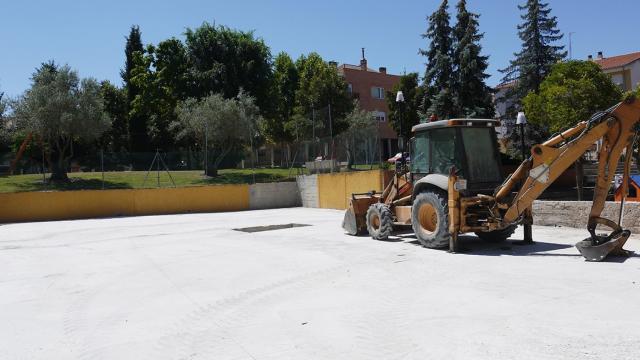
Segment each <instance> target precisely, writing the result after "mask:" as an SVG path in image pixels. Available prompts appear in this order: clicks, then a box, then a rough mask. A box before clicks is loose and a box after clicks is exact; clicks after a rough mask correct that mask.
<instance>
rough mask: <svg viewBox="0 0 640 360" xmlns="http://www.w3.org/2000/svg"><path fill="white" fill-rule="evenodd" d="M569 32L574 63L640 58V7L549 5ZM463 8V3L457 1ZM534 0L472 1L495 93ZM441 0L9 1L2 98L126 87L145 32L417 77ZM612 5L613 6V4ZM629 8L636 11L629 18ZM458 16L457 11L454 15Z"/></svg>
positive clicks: (2, 19) (622, 1)
mask: <svg viewBox="0 0 640 360" xmlns="http://www.w3.org/2000/svg"><path fill="white" fill-rule="evenodd" d="M548 1H550V3H551V6H552V8H553V13H554V14H555V15H556V16H557V17H558V20H559V26H560V29H561V30H562V31H563V32H564V33H565V40H563V43H565V44H566V43H568V36H567V34H568V33H569V32H575V34H573V57H574V58H578V59H584V58H586V57H587V55H588V54H595V53H596V52H597V51H604V52H605V56H606V55H614V54H621V53H627V52H633V51H640V43H638V42H637V37H638V32H639V31H640V28H639V27H638V26H637V25H635V26H634V25H633V24H634V23H636V21H637V16H638V15H637V12H635V11H630V9H636V8H637V0H615V2H612V3H615V6H611V7H610V8H609V9H606V10H604V9H603V6H604V5H605V4H606V3H604V2H602V1H596V0H562V1H561V0H548ZM452 2H453V3H454V5H455V2H456V0H453V1H452ZM523 2H525V0H520V1H514V0H510V1H508V0H491V1H488V0H468V5H469V8H470V9H471V10H473V11H475V12H478V13H480V14H481V18H480V27H481V30H482V31H483V32H484V33H485V38H484V40H483V46H484V53H485V54H487V55H489V56H490V69H489V72H490V73H491V74H492V77H491V79H490V80H489V84H490V85H496V84H497V83H498V81H499V79H500V76H499V74H498V72H497V69H499V68H503V67H504V66H505V65H507V64H508V61H509V59H510V58H511V57H512V54H513V52H514V51H517V50H518V49H519V46H520V41H519V39H518V38H517V34H516V25H517V24H518V23H519V22H520V17H519V15H520V12H519V11H518V10H517V8H516V5H517V4H518V3H523ZM439 3H440V1H437V0H422V1H416V0H407V1H397V2H392V1H362V0H361V1H346V0H342V1H334V0H324V1H321V2H320V1H314V2H310V1H304V0H300V1H292V0H283V1H257V0H256V1H249V0H234V1H229V0H225V1H220V0H212V1H211V0H210V1H197V0H182V1H171V2H161V1H157V0H156V1H150V0H137V1H134V0H127V1H123V0H110V1H100V2H97V1H90V0H84V1H80V0H77V1H71V0H56V1H41V0H22V1H19V0H0V34H2V35H1V36H0V90H2V91H5V92H6V93H7V94H8V95H10V96H15V95H17V94H20V93H21V92H22V91H24V90H25V89H26V88H27V87H28V86H29V83H30V80H29V78H30V76H31V73H32V72H33V70H34V69H35V68H36V67H37V66H38V65H39V64H40V63H41V62H43V61H46V60H48V59H54V60H55V61H57V62H59V63H68V64H69V65H70V66H71V67H72V68H74V69H76V70H78V71H79V72H80V75H81V76H83V77H87V76H92V77H95V78H97V79H99V80H102V79H108V80H111V81H113V82H115V83H117V84H120V77H119V71H120V69H121V68H122V66H123V61H124V55H123V48H124V37H125V36H126V35H127V33H128V31H129V27H130V26H131V25H132V24H138V25H139V26H140V28H141V31H142V36H143V41H144V42H145V43H157V42H159V41H161V40H163V39H166V38H169V37H178V38H182V33H183V32H184V29H185V28H188V27H191V28H193V27H197V26H198V25H200V24H202V22H204V21H208V22H215V23H217V24H224V25H227V26H229V27H232V28H237V29H241V30H255V33H256V35H257V36H259V37H262V38H263V39H264V40H265V42H266V43H267V44H268V45H269V46H270V47H271V51H272V53H273V54H274V55H275V54H277V53H278V52H280V51H286V52H288V53H290V54H291V55H292V56H294V57H297V56H299V55H300V54H302V53H308V52H310V51H317V52H318V53H320V54H321V55H322V56H323V57H324V58H325V59H326V60H335V61H338V62H340V63H343V62H346V63H355V64H357V63H358V61H359V58H360V48H361V47H365V48H366V53H367V58H368V60H369V65H370V66H371V67H376V68H377V67H378V66H386V67H387V68H388V71H389V72H391V73H402V72H403V71H404V70H405V69H406V71H407V72H410V71H418V72H420V73H421V74H422V72H423V68H424V65H423V63H424V58H422V57H420V56H419V55H418V49H419V48H420V47H426V43H425V42H424V41H423V40H422V39H421V38H420V34H421V33H423V32H424V30H425V28H426V21H425V17H426V16H427V15H428V14H430V13H431V12H433V11H434V10H435V9H436V8H437V7H438V5H439ZM612 3H609V4H612ZM625 9H627V10H629V11H625ZM452 10H453V6H452Z"/></svg>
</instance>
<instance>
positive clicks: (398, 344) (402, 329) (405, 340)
mask: <svg viewBox="0 0 640 360" xmlns="http://www.w3.org/2000/svg"><path fill="white" fill-rule="evenodd" d="M394 256H395V255H394ZM389 260H397V257H396V258H395V259H393V258H390V259H389ZM391 265H393V263H391V264H390V265H389V266H391ZM374 270H378V271H367V272H366V275H365V281H367V282H368V283H370V284H376V287H380V288H381V289H380V291H378V292H377V296H376V297H375V298H372V299H370V301H369V302H368V303H367V306H368V307H370V308H371V309H370V310H369V311H368V312H367V314H368V315H369V316H367V317H364V318H363V317H362V316H360V317H350V321H351V323H352V325H351V326H352V327H353V328H355V329H356V334H355V340H356V344H355V354H353V356H350V357H349V358H358V359H389V360H392V359H406V358H408V357H409V356H410V355H411V354H415V353H416V352H419V350H420V344H416V343H415V342H413V340H412V337H411V336H409V335H410V334H409V333H408V331H409V330H408V329H411V328H412V326H411V323H412V322H414V321H415V317H414V316H413V314H412V312H411V309H412V308H413V307H414V306H416V300H415V299H414V298H412V297H407V296H402V295H399V294H403V293H404V294H406V288H408V287H412V286H415V284H416V282H414V281H413V280H414V279H415V278H416V277H415V276H412V273H411V272H400V271H399V270H397V269H395V270H393V271H392V272H391V273H397V272H400V276H390V282H391V284H392V286H388V287H387V286H385V285H386V284H380V277H379V276H376V275H377V274H379V271H380V270H381V269H380V268H378V269H374ZM382 272H384V273H389V272H388V271H386V270H384V269H382ZM388 283H389V282H388ZM396 289H398V290H400V289H403V290H402V291H395V290H396ZM400 349H401V350H400Z"/></svg>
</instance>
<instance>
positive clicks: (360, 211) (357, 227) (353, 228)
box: [342, 193, 380, 235]
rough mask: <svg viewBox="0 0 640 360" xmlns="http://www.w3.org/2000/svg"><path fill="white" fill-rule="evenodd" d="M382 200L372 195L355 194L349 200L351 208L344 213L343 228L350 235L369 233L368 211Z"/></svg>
mask: <svg viewBox="0 0 640 360" xmlns="http://www.w3.org/2000/svg"><path fill="white" fill-rule="evenodd" d="M379 199H380V197H379V196H375V195H373V194H372V193H367V194H354V195H352V196H351V198H350V199H349V207H348V208H347V211H346V212H345V213H344V220H342V228H343V229H344V230H345V231H346V232H347V234H349V235H360V234H364V233H365V232H366V231H367V210H368V209H369V206H371V205H372V204H375V203H377V202H378V200H379Z"/></svg>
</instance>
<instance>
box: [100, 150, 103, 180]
mask: <svg viewBox="0 0 640 360" xmlns="http://www.w3.org/2000/svg"><path fill="white" fill-rule="evenodd" d="M100 172H102V190H104V150H103V149H100Z"/></svg>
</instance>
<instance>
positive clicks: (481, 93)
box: [453, 0, 495, 118]
mask: <svg viewBox="0 0 640 360" xmlns="http://www.w3.org/2000/svg"><path fill="white" fill-rule="evenodd" d="M456 8H457V10H458V14H457V23H456V26H455V27H454V29H453V33H454V37H455V46H454V57H453V59H454V79H455V86H454V95H455V102H456V108H457V111H458V115H464V116H468V117H483V118H492V117H493V116H494V114H495V109H494V106H493V96H492V90H491V88H490V87H488V86H487V84H486V83H485V80H486V79H487V78H489V75H488V74H487V73H486V70H487V67H488V66H489V64H488V60H489V57H488V56H483V55H481V52H482V46H481V45H480V41H481V40H482V38H483V37H484V34H481V33H479V32H478V27H479V23H478V18H479V16H478V14H474V13H472V12H469V11H468V10H467V2H466V1H465V0H460V1H459V2H458V4H457V5H456Z"/></svg>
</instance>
